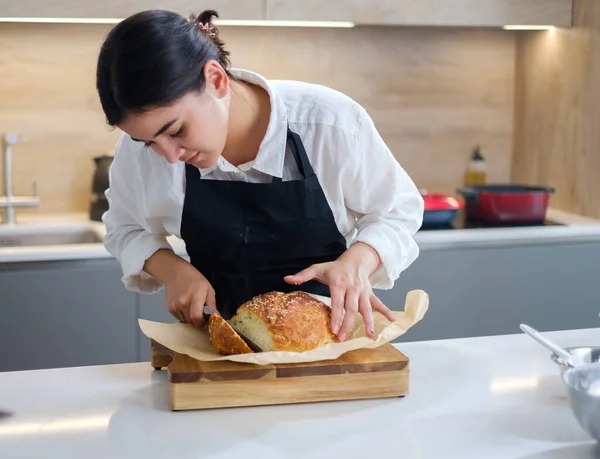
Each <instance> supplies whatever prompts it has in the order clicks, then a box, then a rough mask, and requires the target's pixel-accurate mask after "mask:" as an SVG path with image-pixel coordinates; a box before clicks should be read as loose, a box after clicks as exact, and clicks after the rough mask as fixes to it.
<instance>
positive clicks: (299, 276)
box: [283, 265, 319, 285]
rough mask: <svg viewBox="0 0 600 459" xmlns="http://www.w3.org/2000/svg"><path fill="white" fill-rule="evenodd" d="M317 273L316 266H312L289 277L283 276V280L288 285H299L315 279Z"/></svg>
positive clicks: (317, 268)
mask: <svg viewBox="0 0 600 459" xmlns="http://www.w3.org/2000/svg"><path fill="white" fill-rule="evenodd" d="M318 273H319V267H318V265H312V266H309V267H308V268H306V269H303V270H302V271H300V272H299V273H296V274H293V275H291V276H285V277H284V278H283V280H284V281H286V282H287V283H288V284H292V285H300V284H303V283H305V282H308V281H309V280H312V279H315V278H316V277H318Z"/></svg>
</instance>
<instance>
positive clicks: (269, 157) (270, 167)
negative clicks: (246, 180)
mask: <svg viewBox="0 0 600 459" xmlns="http://www.w3.org/2000/svg"><path fill="white" fill-rule="evenodd" d="M230 71H231V73H232V74H233V75H234V76H235V77H237V78H239V79H240V80H243V81H246V82H248V83H252V84H255V85H257V86H260V87H262V88H264V89H265V90H266V91H267V93H268V94H269V100H270V102H271V114H270V116H269V125H268V127H267V132H266V134H265V137H264V139H263V141H262V142H261V144H260V148H259V150H258V154H257V156H256V159H254V160H253V161H250V162H248V163H245V164H241V165H240V166H239V167H235V166H233V165H232V164H230V163H229V162H228V161H227V160H226V159H225V158H223V157H222V156H221V157H220V158H219V160H218V161H217V162H216V163H215V164H213V165H212V166H211V167H208V168H204V169H199V170H200V174H201V175H202V176H204V175H208V174H210V173H211V172H212V171H214V170H215V169H217V168H218V169H220V170H222V171H225V172H232V171H235V170H242V171H244V172H245V171H247V170H249V169H251V168H252V169H255V170H257V171H260V172H263V173H265V174H268V175H271V176H273V177H279V178H281V177H282V176H283V163H284V160H285V150H286V142H287V124H288V122H287V109H286V106H285V103H284V102H283V99H282V98H281V96H280V95H279V93H278V92H277V90H276V89H275V88H274V87H273V86H272V85H270V84H269V82H268V81H267V79H266V78H264V77H263V76H261V75H259V74H258V73H255V72H252V71H250V70H244V69H231V70H230Z"/></svg>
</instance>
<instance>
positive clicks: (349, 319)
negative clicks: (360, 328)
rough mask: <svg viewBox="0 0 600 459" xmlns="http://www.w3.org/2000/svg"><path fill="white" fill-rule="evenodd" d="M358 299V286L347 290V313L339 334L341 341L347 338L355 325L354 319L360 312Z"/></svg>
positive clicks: (345, 306) (345, 305)
mask: <svg viewBox="0 0 600 459" xmlns="http://www.w3.org/2000/svg"><path fill="white" fill-rule="evenodd" d="M358 300H359V290H358V289H357V288H356V287H350V288H348V289H347V290H346V301H345V304H344V308H345V310H346V313H345V314H344V320H343V322H342V327H341V328H340V334H339V335H338V338H339V339H340V341H345V340H346V338H347V337H348V333H350V330H351V329H352V326H353V325H354V320H355V319H356V315H357V314H358Z"/></svg>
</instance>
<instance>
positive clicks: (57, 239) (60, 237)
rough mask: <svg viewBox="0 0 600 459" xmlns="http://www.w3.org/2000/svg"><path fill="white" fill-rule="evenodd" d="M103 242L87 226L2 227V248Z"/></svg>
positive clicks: (0, 234) (0, 230)
mask: <svg viewBox="0 0 600 459" xmlns="http://www.w3.org/2000/svg"><path fill="white" fill-rule="evenodd" d="M101 242H102V238H101V237H99V236H98V234H96V232H95V231H94V230H93V229H92V228H89V227H87V226H58V227H36V226H31V227H27V226H23V227H19V226H16V227H1V226H0V248H6V247H28V246H52V245H73V244H97V243H101Z"/></svg>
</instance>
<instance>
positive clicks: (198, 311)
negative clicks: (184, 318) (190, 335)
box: [189, 300, 205, 326]
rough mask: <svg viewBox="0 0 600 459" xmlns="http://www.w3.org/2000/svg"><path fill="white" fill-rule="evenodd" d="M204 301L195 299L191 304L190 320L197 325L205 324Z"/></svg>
mask: <svg viewBox="0 0 600 459" xmlns="http://www.w3.org/2000/svg"><path fill="white" fill-rule="evenodd" d="M204 303H205V302H204V301H199V300H195V301H193V302H192V303H191V304H190V310H189V311H190V312H189V317H190V322H191V323H193V324H194V325H196V326H200V325H203V324H204Z"/></svg>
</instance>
